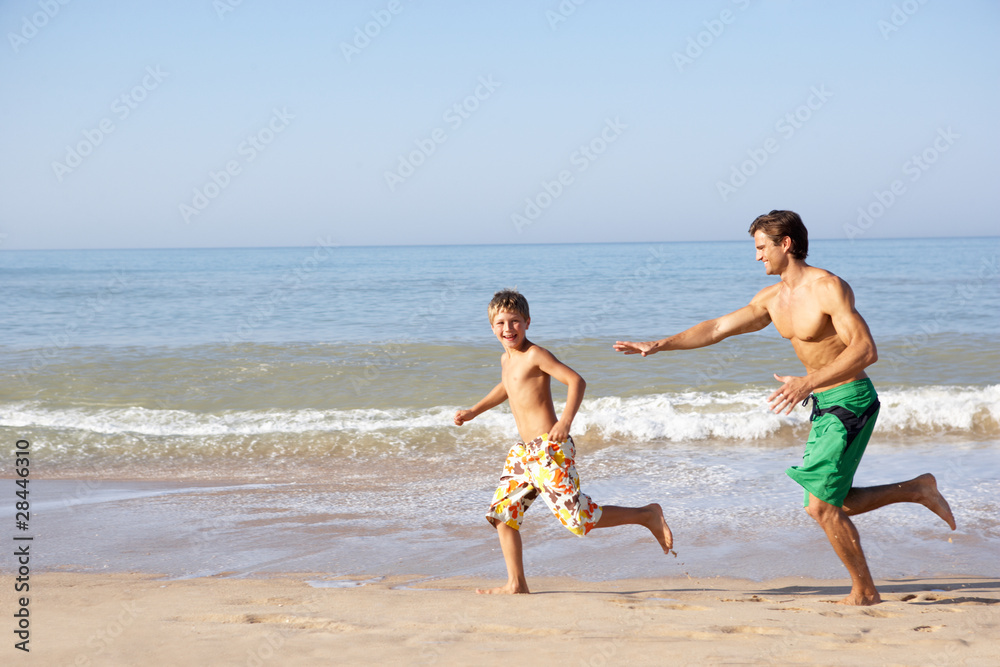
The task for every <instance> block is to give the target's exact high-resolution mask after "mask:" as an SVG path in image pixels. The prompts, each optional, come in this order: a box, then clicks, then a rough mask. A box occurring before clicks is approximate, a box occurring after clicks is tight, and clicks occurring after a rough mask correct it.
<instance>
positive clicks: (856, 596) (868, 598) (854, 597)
mask: <svg viewBox="0 0 1000 667" xmlns="http://www.w3.org/2000/svg"><path fill="white" fill-rule="evenodd" d="M880 602H882V596H881V595H879V594H878V591H875V593H874V594H872V595H863V594H861V593H854V592H853V591H852V592H851V594H850V595H848V596H847V597H846V598H844V599H843V600H841V601H840V602H838V603H837V604H846V605H850V606H852V607H871V606H872V605H876V604H879V603H880Z"/></svg>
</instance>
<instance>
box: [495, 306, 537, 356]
mask: <svg viewBox="0 0 1000 667" xmlns="http://www.w3.org/2000/svg"><path fill="white" fill-rule="evenodd" d="M530 323H531V320H530V319H528V320H525V319H524V317H523V316H522V315H520V314H519V313H512V312H508V311H505V310H502V311H500V312H499V313H497V314H496V317H494V318H493V333H494V334H495V335H496V337H497V340H499V341H500V344H501V345H503V346H504V348H505V349H508V350H517V349H520V348H521V346H522V345H523V344H524V340H525V336H526V335H527V330H528V325H529V324H530Z"/></svg>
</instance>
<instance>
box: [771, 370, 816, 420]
mask: <svg viewBox="0 0 1000 667" xmlns="http://www.w3.org/2000/svg"><path fill="white" fill-rule="evenodd" d="M774 379H775V380H777V381H778V382H781V383H782V384H781V388H780V389H778V390H777V391H776V392H774V393H773V394H771V395H770V396H769V397H768V399H767V402H768V403H770V404H771V411H772V412H774V413H776V414H781V411H782V410H784V411H785V414H786V415H787V414H791V412H792V408H794V407H795V406H796V405H797V404H798V403H801V402H802V401H804V400H805V399H806V397H807V396H809V394H811V393H812V389H813V388H812V385H811V383H810V382H809V380H808V378H804V377H795V376H794V375H778V374H777V373H775V374H774Z"/></svg>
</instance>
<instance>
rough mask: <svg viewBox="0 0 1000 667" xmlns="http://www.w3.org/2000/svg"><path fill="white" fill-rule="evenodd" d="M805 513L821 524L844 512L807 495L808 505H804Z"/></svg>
mask: <svg viewBox="0 0 1000 667" xmlns="http://www.w3.org/2000/svg"><path fill="white" fill-rule="evenodd" d="M806 512H807V513H808V514H809V516H811V517H812V518H813V519H815V520H816V522H817V523H820V524H822V523H825V522H827V521H830V520H832V519H836V518H837V517H839V516H840V515H841V514H843V512H844V511H843V510H842V509H841V508H839V507H837V506H836V505H831V504H830V503H828V502H825V501H823V500H820V499H819V498H817V497H816V496H814V495H812V494H809V504H808V505H806Z"/></svg>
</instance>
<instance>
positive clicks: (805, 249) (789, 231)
mask: <svg viewBox="0 0 1000 667" xmlns="http://www.w3.org/2000/svg"><path fill="white" fill-rule="evenodd" d="M758 231H761V232H764V233H765V234H767V236H768V237H770V239H771V241H773V242H774V243H775V245H777V244H779V243H781V239H783V238H785V237H786V236H787V237H788V238H790V239H791V240H792V250H791V253H790V254H791V255H792V257H794V258H795V259H805V258H806V256H807V255H808V254H809V232H808V231H806V226H805V225H804V224H802V218H800V217H799V214H798V213H796V212H795V211H777V210H775V211H771V212H770V213H768V214H766V215H759V216H757V218H756V219H755V220H754V221H753V222H752V223H751V224H750V236H753V235H754V234H756V233H757V232H758Z"/></svg>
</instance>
